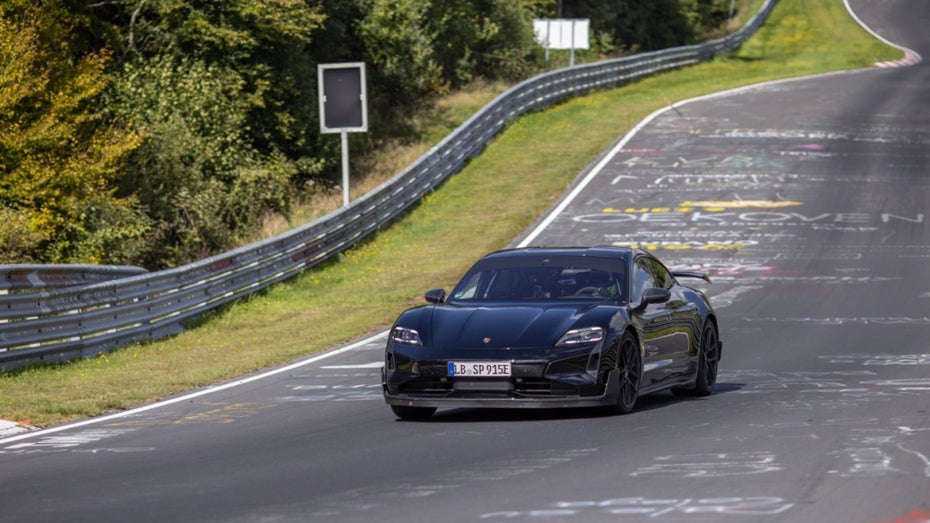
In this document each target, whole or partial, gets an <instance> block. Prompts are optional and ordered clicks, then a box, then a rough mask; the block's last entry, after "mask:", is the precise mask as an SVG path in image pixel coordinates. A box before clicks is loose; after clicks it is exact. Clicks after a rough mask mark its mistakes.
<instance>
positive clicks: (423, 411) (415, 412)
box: [391, 405, 436, 421]
mask: <svg viewBox="0 0 930 523" xmlns="http://www.w3.org/2000/svg"><path fill="white" fill-rule="evenodd" d="M391 410H392V411H394V414H395V415H396V416H397V417H398V418H400V419H402V420H412V421H423V420H427V419H430V418H431V417H432V416H433V414H434V413H435V412H436V407H405V406H403V405H391Z"/></svg>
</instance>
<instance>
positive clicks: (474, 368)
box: [449, 361, 511, 377]
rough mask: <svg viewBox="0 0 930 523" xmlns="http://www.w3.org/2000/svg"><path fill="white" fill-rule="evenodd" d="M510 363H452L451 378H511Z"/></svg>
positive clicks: (450, 368)
mask: <svg viewBox="0 0 930 523" xmlns="http://www.w3.org/2000/svg"><path fill="white" fill-rule="evenodd" d="M510 372H511V371H510V362H509V361H505V362H500V361H450V362H449V376H482V377H509V376H510Z"/></svg>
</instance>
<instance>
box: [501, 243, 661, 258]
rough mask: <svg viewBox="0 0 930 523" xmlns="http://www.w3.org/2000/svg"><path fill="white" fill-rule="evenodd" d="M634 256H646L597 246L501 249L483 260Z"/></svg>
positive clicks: (635, 251) (622, 248)
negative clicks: (538, 257)
mask: <svg viewBox="0 0 930 523" xmlns="http://www.w3.org/2000/svg"><path fill="white" fill-rule="evenodd" d="M636 254H647V253H646V252H645V251H643V250H640V249H631V248H629V247H614V246H612V245H598V246H596V247H521V248H516V249H503V250H499V251H495V252H492V253H490V254H488V255H486V256H485V257H484V258H485V259H502V258H520V257H537V256H593V257H598V258H613V259H629V258H631V257H632V256H635V255H636Z"/></svg>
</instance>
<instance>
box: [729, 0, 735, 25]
mask: <svg viewBox="0 0 930 523" xmlns="http://www.w3.org/2000/svg"><path fill="white" fill-rule="evenodd" d="M734 1H735V0H730V16H729V17H728V18H727V33H729V32H730V31H731V29H730V26H731V25H733V2H734Z"/></svg>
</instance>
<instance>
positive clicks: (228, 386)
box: [0, 0, 920, 446]
mask: <svg viewBox="0 0 930 523" xmlns="http://www.w3.org/2000/svg"><path fill="white" fill-rule="evenodd" d="M843 3H844V4H845V5H846V10H847V11H848V12H849V14H850V15H851V16H852V17H853V18H854V19H855V20H856V21H857V22H858V23H859V24H860V25H862V27H863V28H865V29H866V30H867V31H868V32H869V33H871V34H872V35H873V36H875V37H876V38H878V39H879V40H881V41H883V42H885V43H887V44H888V45H891V46H894V47H897V48H899V49H902V50H905V48H904V47H901V46H899V45H896V44H894V43H892V42H889V41H888V40H886V39H884V38H882V37H881V36H879V35H878V34H876V33H874V32H873V31H872V30H871V29H869V28H868V26H866V25H865V24H863V23H862V21H861V20H860V19H859V17H857V16H856V14H855V13H853V11H852V9H851V8H850V6H849V0H843ZM911 52H913V51H911ZM914 54H915V55H916V54H917V53H914ZM917 56H918V58H920V56H919V55H917ZM869 70H870V69H859V70H854V71H836V72H832V73H824V74H815V75H809V76H802V77H798V78H786V79H781V80H772V81H769V82H762V83H758V84H753V85H747V86H743V87H737V88H735V89H728V90H726V91H720V92H718V93H711V94H707V95H703V96H698V97H695V98H689V99H687V100H684V101H681V102H677V103H674V104H671V105H669V106H667V107H664V108H662V109H659V110H657V111H655V112H653V113H652V114H650V115H649V116H647V117H646V118H645V119H644V120H642V121H641V122H640V123H638V124H637V125H636V126H635V127H634V128H633V129H631V130H630V131H629V132H628V133H627V134H626V135H624V137H623V138H622V139H621V140H620V141H619V142H617V144H616V145H615V146H614V147H613V148H612V149H611V150H610V152H608V154H607V155H606V156H604V158H602V159H601V161H600V162H598V163H597V165H595V166H594V168H593V169H591V171H590V172H589V173H588V174H587V175H585V177H584V179H582V180H581V182H579V183H578V185H577V186H576V187H575V188H574V189H573V190H572V191H571V192H570V193H569V194H568V196H566V197H565V200H564V201H562V202H561V203H559V205H557V206H556V207H555V208H554V209H553V210H552V212H550V213H549V215H548V216H547V217H546V218H545V219H544V220H543V221H542V222H540V224H539V225H538V226H537V227H536V228H535V229H533V231H532V232H530V234H529V235H527V237H526V238H524V239H523V241H521V242H520V243H519V245H518V247H526V246H528V245H530V243H532V242H533V240H535V239H536V237H538V236H539V235H540V234H541V233H542V231H544V230H545V229H546V228H547V227H548V226H549V225H551V224H552V222H553V221H555V219H556V218H557V217H558V215H559V214H560V213H562V212H563V211H564V210H565V209H566V208H567V207H568V206H569V205H570V204H571V202H572V201H574V200H575V198H577V197H578V195H579V194H581V192H582V191H583V190H584V188H585V187H587V185H588V184H590V183H591V181H592V180H593V179H594V178H595V177H596V176H597V175H598V174H599V173H600V172H601V171H602V170H603V169H604V167H606V166H607V164H608V163H609V162H610V161H611V160H612V159H613V157H614V156H616V155H617V153H619V152H620V151H621V150H622V149H623V148H624V147H625V146H626V144H627V143H628V142H629V141H630V140H632V139H633V137H634V136H636V134H637V133H638V132H639V131H640V130H642V128H643V127H645V126H646V125H648V124H649V123H651V122H652V121H653V120H655V119H656V118H657V117H658V116H659V115H661V114H662V113H664V112H666V111H669V110H672V109H675V108H677V107H681V106H684V105H687V104H690V103H693V102H699V101H704V100H710V99H714V98H721V97H724V96H730V95H734V94H740V93H742V92H746V91H749V90H752V89H757V88H762V87H767V86H770V85H778V84H784V83H790V82H796V81H803V80H810V79H813V78H823V77H828V76H836V75H842V74H855V73H860V72H863V71H869ZM873 70H874V69H873ZM387 335H388V331H383V332H379V333H377V334H374V335H372V336H370V337H368V338H365V339H363V340H360V341H357V342H355V343H352V344H350V345H347V346H345V347H342V348H339V349H335V350H331V351H329V352H325V353H323V354H319V355H317V356H313V357H310V358H307V359H305V360H301V361H298V362H296V363H292V364H290V365H287V366H285V367H281V368H278V369H274V370H271V371H268V372H263V373H261V374H256V375H254V376H250V377H248V378H245V379H241V380H237V381H232V382H229V383H226V384H223V385H218V386H215V387H209V388H206V389H203V390H200V391H197V392H194V393H191V394H185V395H183V396H178V397H176V398H171V399H169V400H164V401H159V402H156V403H151V404H149V405H144V406H142V407H137V408H135V409H131V410H127V411H124V412H117V413H115V414H110V415H106V416H100V417H97V418H90V419H86V420H82V421H78V422H75V423H69V424H66V425H61V426H58V427H52V428H48V429H42V430H36V431H30V432H26V433H23V434H19V435H17V436H13V437H9V438H3V439H0V446H2V445H6V444H8V443H13V442H15V441H20V440H24V439H28V438H34V437H39V436H45V435H48V434H54V433H56V432H62V431H65V430H70V429H76V428H80V427H84V426H87V425H94V424H97V423H104V422H107V421H111V420H114V419H120V418H125V417H128V416H132V415H135V414H139V413H142V412H146V411H149V410H154V409H157V408H160V407H164V406H168V405H173V404H175V403H182V402H184V401H188V400H191V399H194V398H199V397H201V396H206V395H207V394H213V393H214V392H220V391H223V390H226V389H231V388H233V387H238V386H240V385H245V384H246V383H251V382H253V381H258V380H261V379H264V378H267V377H270V376H275V375H277V374H282V373H284V372H288V371H291V370H294V369H298V368H300V367H304V366H306V365H309V364H311V363H316V362H318V361H321V360H324V359H327V358H330V357H332V356H336V355H338V354H343V353H345V352H349V351H352V350H355V349H357V348H358V347H361V346H363V345H367V344H369V343H371V342H373V341H375V340H377V339H379V338H382V337H386V336H387Z"/></svg>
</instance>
